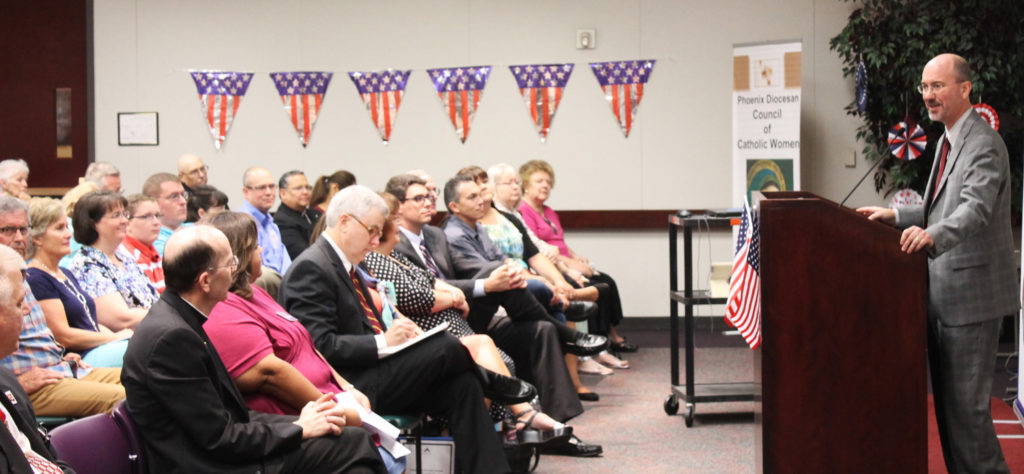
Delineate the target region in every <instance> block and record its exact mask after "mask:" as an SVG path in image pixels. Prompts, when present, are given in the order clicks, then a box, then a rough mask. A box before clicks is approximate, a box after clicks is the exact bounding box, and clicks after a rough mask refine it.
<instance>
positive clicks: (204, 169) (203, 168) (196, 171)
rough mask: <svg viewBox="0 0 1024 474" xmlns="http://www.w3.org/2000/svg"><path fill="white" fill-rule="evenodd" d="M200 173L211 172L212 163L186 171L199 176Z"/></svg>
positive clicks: (189, 174) (190, 174)
mask: <svg viewBox="0 0 1024 474" xmlns="http://www.w3.org/2000/svg"><path fill="white" fill-rule="evenodd" d="M200 173H202V174H209V173H210V165H203V166H200V167H198V168H196V169H194V170H192V171H186V172H185V174H186V175H188V176H199V174H200Z"/></svg>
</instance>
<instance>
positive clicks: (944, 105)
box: [920, 53, 972, 128]
mask: <svg viewBox="0 0 1024 474" xmlns="http://www.w3.org/2000/svg"><path fill="white" fill-rule="evenodd" d="M971 87H972V86H971V68H970V66H969V65H968V64H967V60H965V59H964V58H962V57H960V56H958V55H956V54H950V53H946V54H940V55H938V56H935V57H934V58H932V59H931V61H928V64H925V66H924V70H923V71H922V72H921V86H920V91H921V98H922V99H923V100H924V105H925V106H926V107H928V118H930V119H932V120H934V121H936V122H942V123H943V124H944V125H945V126H946V128H949V127H952V126H953V124H955V123H956V121H957V120H958V119H959V118H960V117H962V116H963V114H964V112H966V111H967V109H969V108H970V107H971Z"/></svg>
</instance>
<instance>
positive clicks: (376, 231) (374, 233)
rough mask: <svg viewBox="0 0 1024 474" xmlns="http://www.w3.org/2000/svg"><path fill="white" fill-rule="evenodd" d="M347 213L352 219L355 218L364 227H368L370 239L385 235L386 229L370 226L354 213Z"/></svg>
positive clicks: (367, 231)
mask: <svg viewBox="0 0 1024 474" xmlns="http://www.w3.org/2000/svg"><path fill="white" fill-rule="evenodd" d="M345 215H346V216H349V217H351V218H352V219H355V221H356V222H358V223H359V225H360V226H362V227H363V229H366V233H367V235H369V236H370V240H373V238H374V237H380V236H381V235H383V232H384V229H381V228H379V227H370V226H368V225H366V223H365V222H363V221H361V220H359V218H358V217H356V216H355V215H354V214H351V213H348V212H346V213H345Z"/></svg>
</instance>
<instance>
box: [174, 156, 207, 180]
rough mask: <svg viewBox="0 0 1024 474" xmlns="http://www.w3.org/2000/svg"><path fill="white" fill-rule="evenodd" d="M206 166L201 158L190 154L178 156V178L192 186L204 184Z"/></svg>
mask: <svg viewBox="0 0 1024 474" xmlns="http://www.w3.org/2000/svg"><path fill="white" fill-rule="evenodd" d="M206 176H207V167H206V164H205V163H203V159H202V158H200V157H198V156H196V155H190V154H184V155H181V158H178V179H180V180H181V182H182V183H184V184H185V186H188V187H190V188H194V187H196V186H200V185H203V184H206Z"/></svg>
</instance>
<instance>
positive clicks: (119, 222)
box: [69, 191, 160, 331]
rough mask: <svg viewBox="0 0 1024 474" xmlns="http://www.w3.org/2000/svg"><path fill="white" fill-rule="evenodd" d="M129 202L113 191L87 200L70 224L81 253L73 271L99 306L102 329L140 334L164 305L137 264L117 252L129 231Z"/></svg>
mask: <svg viewBox="0 0 1024 474" xmlns="http://www.w3.org/2000/svg"><path fill="white" fill-rule="evenodd" d="M126 208H127V201H126V200H125V198H124V197H123V196H121V195H120V194H117V193H115V192H113V191H94V192H91V193H88V194H86V195H85V196H82V198H81V199H80V200H79V201H78V204H77V205H76V206H75V210H74V213H73V214H72V216H71V221H72V223H73V224H74V228H75V240H77V241H79V242H81V243H82V248H81V249H79V250H78V252H76V253H75V255H74V256H73V257H72V258H71V264H70V265H69V269H70V270H71V272H72V273H74V275H75V278H76V279H78V282H79V284H80V285H81V287H82V289H84V290H85V291H86V292H87V293H89V295H90V296H92V297H93V299H94V300H95V301H96V315H97V317H98V318H99V322H100V324H103V325H104V326H106V327H108V328H110V329H111V330H113V331H119V330H121V329H124V328H133V329H134V328H135V326H137V325H138V324H139V321H142V318H143V317H144V316H146V312H147V311H148V310H149V307H150V306H151V305H152V304H153V303H155V302H156V300H157V299H159V297H160V296H159V294H157V291H156V290H155V289H153V286H152V285H150V283H149V279H148V278H147V277H146V275H145V274H144V273H143V272H142V269H140V268H139V266H138V264H136V263H135V260H134V259H133V258H132V257H131V255H128V254H127V253H125V252H124V251H123V250H119V249H118V246H119V245H120V244H121V241H122V240H124V236H125V232H126V229H127V228H128V218H129V217H130V216H129V215H128V212H127V211H126V210H125V209H126Z"/></svg>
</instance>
